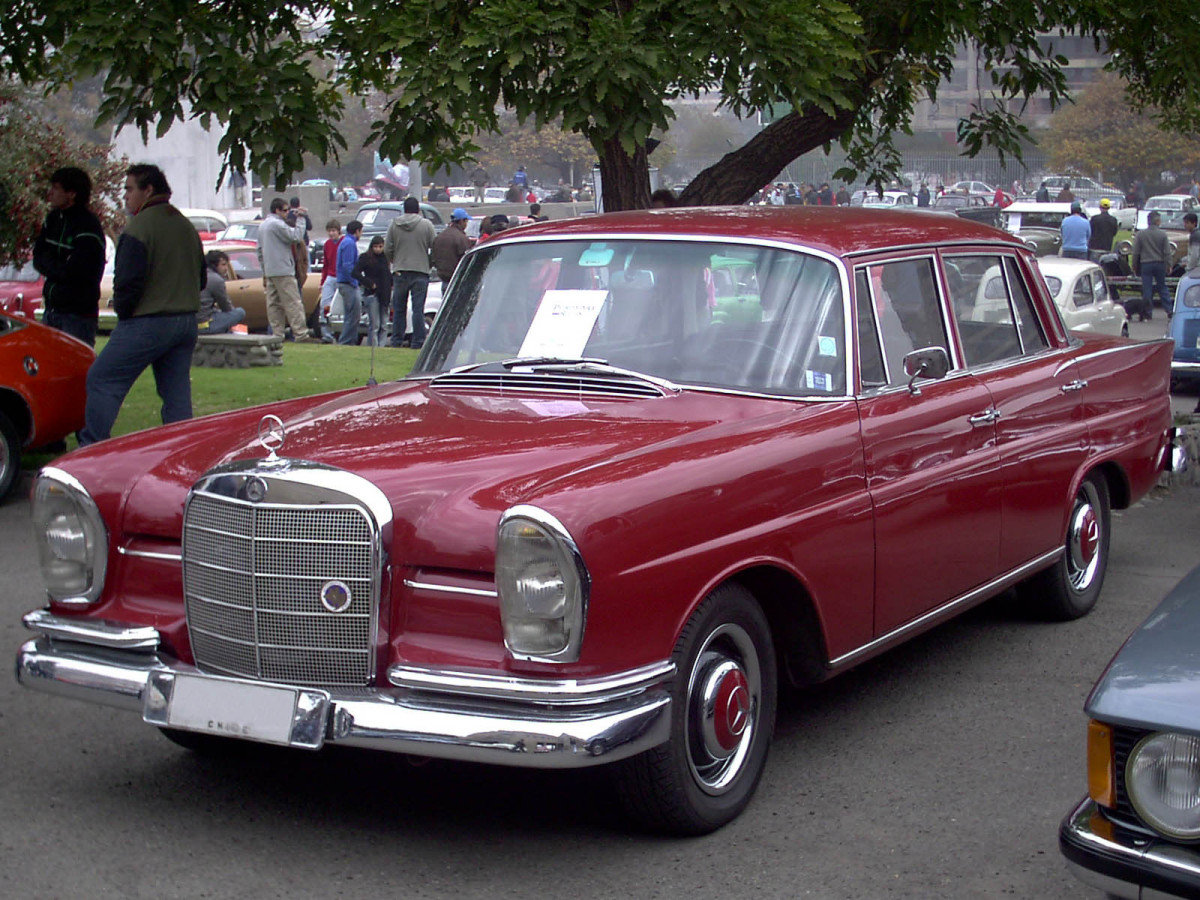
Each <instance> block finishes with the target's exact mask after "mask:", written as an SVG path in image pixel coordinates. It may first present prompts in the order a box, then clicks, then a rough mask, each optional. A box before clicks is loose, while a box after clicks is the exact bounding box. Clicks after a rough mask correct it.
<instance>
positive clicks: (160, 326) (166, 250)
mask: <svg viewBox="0 0 1200 900" xmlns="http://www.w3.org/2000/svg"><path fill="white" fill-rule="evenodd" d="M170 200H171V187H170V185H168V184H167V179H166V176H165V175H163V173H162V171H161V170H160V169H159V168H158V166H152V165H149V164H146V163H139V164H137V165H133V166H130V167H129V169H128V170H127V172H126V175H125V211H126V213H127V214H128V216H129V224H128V225H127V226H126V228H125V232H124V234H122V235H121V239H120V241H118V242H117V258H116V264H115V269H114V271H113V296H112V305H113V308H114V309H115V310H116V313H117V327H116V328H115V329H113V333H112V337H110V338H109V340H108V344H107V345H106V346H105V348H104V349H103V350H102V351H100V355H99V356H98V357H96V361H95V362H94V363H92V368H91V369H90V370H89V371H88V376H87V404H86V406H85V407H84V426H83V430H82V431H81V432H80V433H79V443H80V445H84V444H92V443H95V442H96V441H102V440H105V439H106V438H108V436H109V435H110V434H111V433H112V426H113V423H114V422H115V421H116V420H117V413H119V412H120V411H121V404H122V403H124V402H125V396H126V395H127V394H128V393H129V389H130V388H131V387H133V383H134V382H135V381H137V379H138V376H139V375H141V374H142V372H144V371H145V370H146V368H147V367H150V368H153V370H154V384H155V387H157V389H158V396H159V397H161V398H162V421H163V424H164V425H167V424H169V423H171V422H179V421H182V420H184V419H190V418H191V417H192V380H191V369H192V349H193V348H194V347H195V346H196V313H197V312H198V311H199V309H200V291H201V289H202V288H203V287H204V285H205V283H206V282H207V281H208V277H207V272H206V269H205V265H204V248H203V247H202V246H201V244H200V236H199V235H198V234H197V233H196V229H195V227H194V226H193V225H192V223H191V222H189V221H188V220H187V219H186V218H184V216H183V214H182V213H181V212H180V211H179V210H178V209H176V208H175V207H174V206H172V205H171V203H170Z"/></svg>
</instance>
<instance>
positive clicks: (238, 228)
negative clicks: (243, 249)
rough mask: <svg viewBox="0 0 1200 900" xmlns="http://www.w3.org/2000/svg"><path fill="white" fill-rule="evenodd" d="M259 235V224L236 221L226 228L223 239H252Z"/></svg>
mask: <svg viewBox="0 0 1200 900" xmlns="http://www.w3.org/2000/svg"><path fill="white" fill-rule="evenodd" d="M256 237H258V225H257V224H255V223H249V222H235V223H234V224H233V225H230V226H229V227H228V228H226V229H225V231H224V233H223V234H222V235H221V240H223V241H252V240H254V239H255V238H256Z"/></svg>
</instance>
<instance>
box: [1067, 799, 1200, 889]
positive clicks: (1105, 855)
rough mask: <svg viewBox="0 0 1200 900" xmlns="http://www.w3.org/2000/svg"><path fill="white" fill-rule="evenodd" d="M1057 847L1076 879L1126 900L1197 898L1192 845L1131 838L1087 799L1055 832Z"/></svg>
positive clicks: (1199, 882)
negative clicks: (1126, 899)
mask: <svg viewBox="0 0 1200 900" xmlns="http://www.w3.org/2000/svg"><path fill="white" fill-rule="evenodd" d="M1058 843H1059V848H1060V849H1061V850H1062V853H1063V856H1065V857H1066V858H1067V864H1068V866H1069V868H1070V869H1071V872H1072V873H1073V874H1074V875H1075V876H1076V877H1077V878H1079V880H1080V881H1082V882H1084V883H1085V884H1088V885H1090V886H1092V887H1094V888H1099V889H1100V890H1102V891H1106V892H1108V893H1109V894H1110V895H1111V896H1114V897H1126V898H1130V900H1150V898H1166V897H1195V896H1197V895H1198V894H1200V853H1198V852H1197V850H1196V848H1195V847H1191V846H1184V845H1181V844H1173V843H1170V842H1167V841H1163V840H1158V839H1155V838H1151V837H1148V836H1145V835H1133V834H1131V833H1130V832H1128V831H1126V830H1124V829H1121V828H1120V827H1118V826H1115V825H1114V824H1113V823H1112V822H1110V821H1109V820H1108V819H1107V818H1105V817H1104V815H1103V813H1101V812H1100V810H1099V808H1098V807H1097V806H1096V804H1095V803H1094V802H1093V801H1092V800H1091V799H1090V798H1088V797H1084V798H1083V801H1082V802H1081V803H1080V804H1079V805H1078V806H1077V807H1075V809H1074V810H1073V811H1072V812H1071V814H1070V815H1068V816H1067V817H1066V818H1065V819H1064V820H1063V823H1062V825H1061V826H1060V827H1059V830H1058Z"/></svg>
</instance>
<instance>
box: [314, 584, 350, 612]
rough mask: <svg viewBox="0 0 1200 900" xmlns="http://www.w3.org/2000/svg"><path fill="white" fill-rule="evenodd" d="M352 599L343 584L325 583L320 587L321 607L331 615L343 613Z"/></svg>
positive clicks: (347, 588)
mask: <svg viewBox="0 0 1200 900" xmlns="http://www.w3.org/2000/svg"><path fill="white" fill-rule="evenodd" d="M353 599H354V597H353V596H352V595H351V593H350V588H349V587H347V586H346V584H345V582H341V581H327V582H325V583H324V584H323V585H321V605H322V606H323V607H325V608H326V609H327V610H329V611H330V612H331V613H340V612H345V611H346V610H348V609H349V608H350V603H351V601H352V600H353Z"/></svg>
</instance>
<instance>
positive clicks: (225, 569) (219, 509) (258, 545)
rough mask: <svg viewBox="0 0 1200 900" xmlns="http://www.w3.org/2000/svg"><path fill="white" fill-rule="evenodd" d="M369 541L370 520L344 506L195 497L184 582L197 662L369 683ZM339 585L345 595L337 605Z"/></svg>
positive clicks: (187, 524)
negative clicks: (347, 598) (342, 606)
mask: <svg viewBox="0 0 1200 900" xmlns="http://www.w3.org/2000/svg"><path fill="white" fill-rule="evenodd" d="M347 500H349V498H347ZM376 538H377V535H376V531H375V527H374V525H373V522H372V520H371V518H370V517H369V516H368V515H367V514H366V513H365V512H364V511H363V510H362V509H361V508H360V507H358V506H356V505H354V504H352V503H350V502H347V503H346V504H344V505H342V504H321V505H311V506H310V505H292V504H279V503H250V502H248V501H246V500H244V499H240V498H237V497H225V496H219V495H217V494H210V493H199V492H196V493H193V494H192V496H191V498H190V500H189V502H188V505H187V509H186V511H185V513H184V523H183V587H184V601H185V605H186V611H187V622H188V631H189V634H190V637H191V642H192V652H193V655H194V657H195V660H196V665H197V667H198V668H200V669H201V670H203V671H207V672H212V673H215V674H223V675H235V676H243V677H249V678H261V679H264V680H267V681H279V682H285V683H290V684H303V685H330V686H334V685H365V684H369V683H370V682H371V680H372V678H373V676H374V657H373V646H372V645H373V630H374V623H375V621H376V609H375V605H376V603H377V600H376V595H377V593H378V588H377V583H378V582H377V579H376V572H377V570H378V567H379V560H378V558H377V554H378V551H377V540H376ZM343 586H344V588H346V589H348V591H349V596H350V598H351V599H350V602H349V605H348V606H347V607H346V608H345V609H344V610H342V611H335V610H336V608H337V607H338V606H339V605H340V604H339V603H338V601H339V600H340V599H342V598H344V596H345V594H344V591H343V590H342V587H343Z"/></svg>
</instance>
